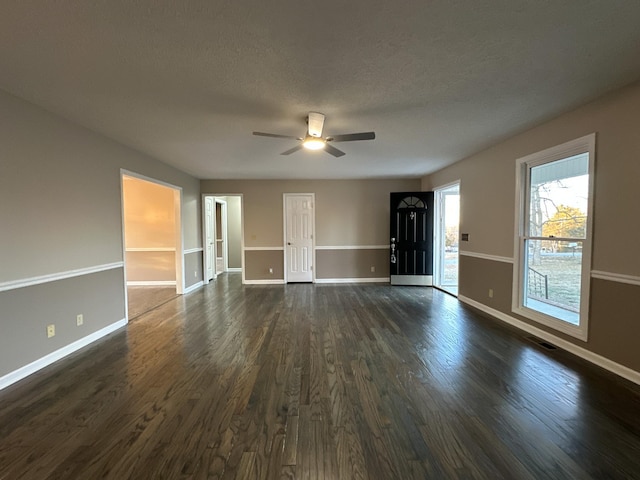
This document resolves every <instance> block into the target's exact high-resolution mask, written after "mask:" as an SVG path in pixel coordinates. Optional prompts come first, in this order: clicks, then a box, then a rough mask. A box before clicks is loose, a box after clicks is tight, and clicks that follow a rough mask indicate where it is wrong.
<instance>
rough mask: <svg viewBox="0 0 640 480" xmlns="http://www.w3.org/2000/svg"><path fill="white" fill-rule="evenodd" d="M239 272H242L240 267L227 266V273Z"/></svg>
mask: <svg viewBox="0 0 640 480" xmlns="http://www.w3.org/2000/svg"><path fill="white" fill-rule="evenodd" d="M240 272H242V268H240V267H233V268H227V273H240Z"/></svg>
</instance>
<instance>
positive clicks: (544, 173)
mask: <svg viewBox="0 0 640 480" xmlns="http://www.w3.org/2000/svg"><path fill="white" fill-rule="evenodd" d="M588 169H589V155H588V154H587V153H584V154H580V155H576V156H574V157H569V158H565V159H563V160H558V161H555V162H551V163H546V164H544V165H540V166H537V167H532V168H531V174H530V180H531V190H530V196H529V236H531V237H550V236H554V237H564V238H580V239H584V238H586V234H587V229H586V225H587V203H588V202H587V201H588V198H589V175H588Z"/></svg>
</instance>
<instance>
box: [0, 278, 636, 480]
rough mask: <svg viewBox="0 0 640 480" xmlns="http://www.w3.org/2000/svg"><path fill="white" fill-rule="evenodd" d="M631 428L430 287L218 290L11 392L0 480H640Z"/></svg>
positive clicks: (626, 389)
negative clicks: (160, 479) (604, 479)
mask: <svg viewBox="0 0 640 480" xmlns="http://www.w3.org/2000/svg"><path fill="white" fill-rule="evenodd" d="M639 412H640V389H639V388H638V387H637V386H635V385H632V384H630V383H628V382H625V381H623V380H621V379H619V378H617V377H614V376H613V375H611V374H608V373H606V372H604V371H602V370H600V369H598V368H596V367H593V366H591V365H589V364H586V363H585V362H583V361H581V360H579V359H576V358H574V357H572V356H571V355H569V354H567V353H564V352H562V351H560V350H554V351H552V352H548V351H546V350H544V349H542V348H540V347H538V346H537V345H535V344H533V343H532V342H530V341H528V340H526V339H525V338H524V336H523V335H520V334H519V333H517V332H515V331H513V330H510V329H507V328H505V327H503V326H502V325H500V324H498V323H497V322H495V321H492V320H489V319H486V318H484V317H482V316H480V315H478V314H477V313H475V312H474V311H472V310H470V309H468V308H466V307H465V306H463V305H462V304H461V303H459V302H458V301H457V300H456V299H455V298H454V297H452V296H450V295H448V294H446V293H444V292H441V291H438V290H436V289H432V288H417V287H390V286H386V285H373V284H365V285H337V286H336V285H311V284H295V285H287V286H275V285H261V286H245V287H243V286H242V285H240V278H239V276H237V275H235V276H234V275H225V276H223V277H221V278H219V279H218V280H216V281H214V282H212V283H210V284H209V285H208V286H206V287H205V288H202V289H200V290H198V291H196V292H194V293H192V294H189V295H186V296H183V297H179V298H176V299H174V300H171V301H169V302H166V303H164V304H163V305H162V306H161V307H159V308H156V309H154V310H152V311H150V312H149V313H147V314H145V315H142V316H140V317H139V318H138V320H137V321H135V322H133V323H131V324H130V325H129V326H128V327H127V328H126V329H122V330H121V331H119V332H117V333H114V334H112V335H110V336H109V337H107V338H105V339H103V340H101V341H99V342H98V343H97V344H95V345H94V346H92V347H90V348H87V349H85V350H83V351H81V352H79V353H76V354H74V355H72V356H70V357H68V358H66V359H64V360H62V361H60V362H58V363H57V364H55V365H53V366H51V367H48V368H46V369H45V370H43V371H41V372H39V373H37V374H34V375H32V376H31V377H28V378H27V379H25V380H23V381H21V382H19V383H18V384H15V385H13V386H11V387H9V388H8V389H6V390H4V391H2V392H0V478H2V479H18V478H24V479H30V480H36V479H45V478H47V479H54V478H60V479H98V478H110V479H118V480H120V479H129V478H130V479H159V478H165V479H182V478H194V479H196V478H197V479H200V478H202V479H213V478H216V479H250V478H265V479H266V478H269V479H270V478H290V479H303V478H304V479H306V478H313V479H316V478H322V479H325V478H326V479H341V480H342V479H343V480H351V479H361V478H362V479H367V478H368V479H382V480H390V479H403V480H404V479H456V478H461V479H462V478H464V479H470V478H486V479H499V478H504V479H572V480H573V479H589V478H593V479H603V478H607V479H630V478H640V414H639Z"/></svg>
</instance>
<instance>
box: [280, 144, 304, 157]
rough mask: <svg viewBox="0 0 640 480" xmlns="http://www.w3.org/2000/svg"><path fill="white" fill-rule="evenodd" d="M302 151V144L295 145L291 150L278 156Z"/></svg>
mask: <svg viewBox="0 0 640 480" xmlns="http://www.w3.org/2000/svg"><path fill="white" fill-rule="evenodd" d="M300 149H302V144H301V145H296V146H295V147H293V148H290V149H289V150H287V151H285V152H282V153H281V154H280V155H291V154H292V153H294V152H297V151H298V150H300Z"/></svg>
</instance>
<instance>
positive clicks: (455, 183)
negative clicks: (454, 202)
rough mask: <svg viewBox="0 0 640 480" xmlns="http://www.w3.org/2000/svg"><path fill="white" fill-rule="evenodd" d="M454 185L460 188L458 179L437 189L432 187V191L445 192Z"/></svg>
mask: <svg viewBox="0 0 640 480" xmlns="http://www.w3.org/2000/svg"><path fill="white" fill-rule="evenodd" d="M456 185H458V186H460V179H458V180H454V181H453V182H449V183H445V184H443V185H439V186H437V187H433V188H432V190H433V191H434V192H435V191H436V190H447V189H449V188H451V187H455V186H456Z"/></svg>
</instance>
